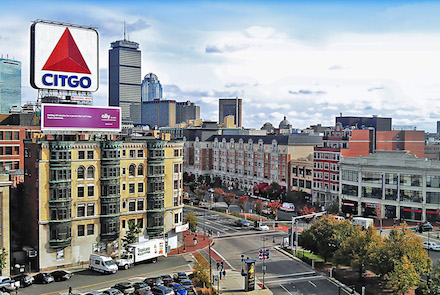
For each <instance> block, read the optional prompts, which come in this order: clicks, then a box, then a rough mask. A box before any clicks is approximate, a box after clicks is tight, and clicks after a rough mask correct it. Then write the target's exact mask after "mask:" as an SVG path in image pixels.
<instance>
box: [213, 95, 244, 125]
mask: <svg viewBox="0 0 440 295" xmlns="http://www.w3.org/2000/svg"><path fill="white" fill-rule="evenodd" d="M242 113H243V109H242V99H241V98H238V97H236V98H220V99H219V101H218V123H219V124H221V123H223V119H224V118H225V117H227V116H231V115H232V116H234V123H235V125H236V126H237V127H241V126H242Z"/></svg>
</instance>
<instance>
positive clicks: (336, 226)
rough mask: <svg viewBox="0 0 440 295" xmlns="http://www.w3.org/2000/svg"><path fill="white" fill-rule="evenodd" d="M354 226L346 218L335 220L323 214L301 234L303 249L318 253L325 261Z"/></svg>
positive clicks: (350, 232)
mask: <svg viewBox="0 0 440 295" xmlns="http://www.w3.org/2000/svg"><path fill="white" fill-rule="evenodd" d="M353 230H354V228H353V226H352V225H351V224H350V222H349V221H348V220H344V221H340V220H336V219H335V218H334V217H333V216H324V217H322V218H321V219H320V220H318V221H317V222H315V223H314V224H313V225H312V226H311V227H310V228H309V229H307V230H305V231H303V232H302V234H301V241H300V242H301V244H302V246H303V247H304V248H305V249H308V250H310V251H312V252H313V253H315V254H318V255H320V256H321V257H323V258H324V260H325V261H327V260H328V259H329V258H331V257H333V255H334V253H335V252H336V251H337V250H338V249H339V248H340V247H341V244H342V242H343V241H344V240H345V239H346V238H347V237H349V236H350V235H351V234H352V232H353Z"/></svg>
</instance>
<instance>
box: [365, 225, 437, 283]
mask: <svg viewBox="0 0 440 295" xmlns="http://www.w3.org/2000/svg"><path fill="white" fill-rule="evenodd" d="M403 257H407V259H408V260H409V262H411V263H412V264H413V265H414V269H415V271H416V272H417V273H418V274H423V273H428V272H429V271H430V270H431V268H432V261H431V259H429V257H428V253H427V252H426V251H425V250H424V249H423V246H422V240H421V238H420V237H418V236H417V235H416V234H415V233H413V232H412V231H411V230H409V229H407V228H406V226H404V227H403V228H396V227H395V228H393V229H392V230H391V231H390V232H389V234H388V237H386V238H385V239H384V240H383V242H382V243H377V244H376V245H375V251H374V253H373V254H372V263H371V267H372V270H373V272H375V273H376V274H378V275H381V276H385V275H386V274H389V273H391V272H393V271H394V268H395V266H396V265H397V263H400V262H401V261H402V258H403Z"/></svg>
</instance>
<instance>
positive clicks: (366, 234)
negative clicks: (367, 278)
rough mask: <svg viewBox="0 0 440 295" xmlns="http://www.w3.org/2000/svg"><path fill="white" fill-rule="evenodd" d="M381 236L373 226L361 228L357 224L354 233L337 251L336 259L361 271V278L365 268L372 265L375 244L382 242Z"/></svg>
mask: <svg viewBox="0 0 440 295" xmlns="http://www.w3.org/2000/svg"><path fill="white" fill-rule="evenodd" d="M381 239H382V238H381V236H380V235H379V234H378V233H377V232H376V230H375V229H374V228H373V227H372V226H371V227H369V228H368V230H366V231H364V230H361V229H360V227H358V226H356V227H355V228H354V231H353V233H352V234H351V235H350V236H349V237H347V238H346V239H345V240H344V241H343V242H342V244H341V247H340V248H339V249H338V250H337V251H336V253H335V257H334V260H335V262H336V263H337V264H342V265H349V266H350V267H351V268H352V269H353V270H357V271H358V272H359V280H360V279H361V278H362V273H363V272H364V271H365V268H366V267H368V266H369V265H370V262H371V256H372V253H373V252H374V251H375V245H376V244H377V243H379V242H380V240H381Z"/></svg>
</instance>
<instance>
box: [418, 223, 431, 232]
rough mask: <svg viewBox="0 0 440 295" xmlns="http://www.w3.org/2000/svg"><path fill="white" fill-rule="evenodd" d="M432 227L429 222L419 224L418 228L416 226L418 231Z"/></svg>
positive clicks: (429, 229)
mask: <svg viewBox="0 0 440 295" xmlns="http://www.w3.org/2000/svg"><path fill="white" fill-rule="evenodd" d="M432 229H433V226H432V224H431V223H429V222H425V223H422V224H420V225H419V228H418V230H419V232H425V231H432Z"/></svg>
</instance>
